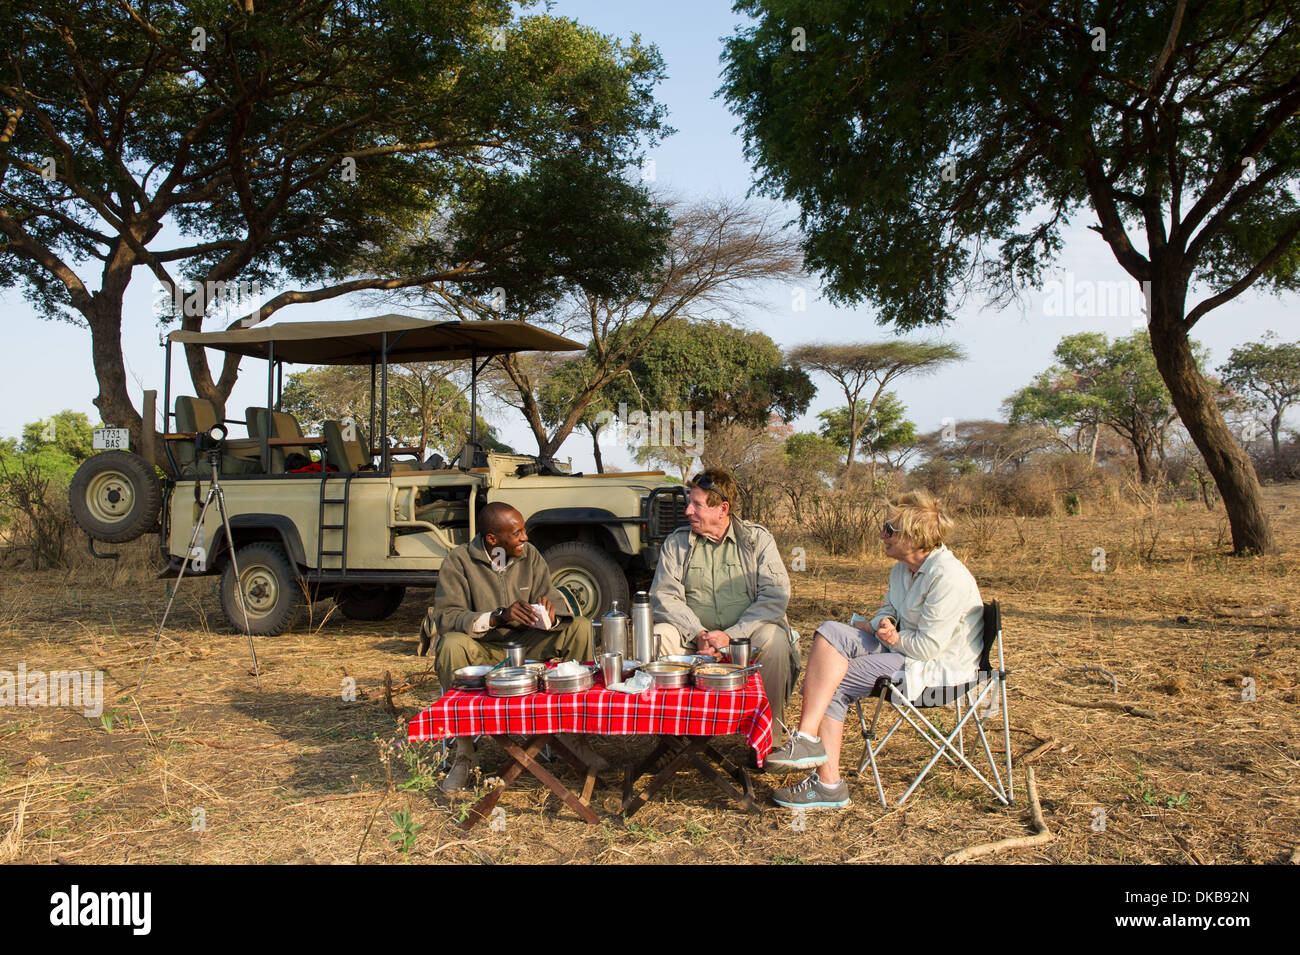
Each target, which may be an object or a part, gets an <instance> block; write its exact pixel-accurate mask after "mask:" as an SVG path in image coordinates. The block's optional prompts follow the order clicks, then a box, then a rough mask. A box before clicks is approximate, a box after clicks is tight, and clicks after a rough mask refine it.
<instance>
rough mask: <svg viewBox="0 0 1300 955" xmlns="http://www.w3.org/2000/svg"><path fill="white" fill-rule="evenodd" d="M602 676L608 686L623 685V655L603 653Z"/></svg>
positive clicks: (601, 661) (601, 662)
mask: <svg viewBox="0 0 1300 955" xmlns="http://www.w3.org/2000/svg"><path fill="white" fill-rule="evenodd" d="M600 675H601V676H602V677H604V679H605V685H606V686H613V685H614V684H615V683H622V682H623V654H621V653H602V654H601V655H600Z"/></svg>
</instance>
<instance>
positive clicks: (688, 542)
mask: <svg viewBox="0 0 1300 955" xmlns="http://www.w3.org/2000/svg"><path fill="white" fill-rule="evenodd" d="M687 487H688V488H690V496H689V497H688V499H687V500H688V503H687V505H686V518H687V520H689V521H690V522H691V523H690V527H681V528H678V529H677V530H676V531H674V532H673V533H672V534H671V535H669V537H668V538H667V540H665V541H664V545H663V549H662V550H661V551H660V554H659V567H658V568H657V569H656V570H655V577H654V583H653V584H652V585H651V591H650V607H651V609H652V610H653V612H654V619H655V636H657V637H658V638H659V653H660V654H661V655H662V654H669V653H707V654H709V655H711V656H714V657H720V656H721V655H722V654H723V653H724V652H725V651H726V648H727V645H728V644H729V643H730V642H731V640H732V638H735V637H748V638H749V640H750V646H751V647H752V653H751V657H750V660H751V662H755V663H761V664H763V669H762V670H760V671H759V672H760V673H761V675H762V680H763V690H764V692H765V693H766V694H767V700H768V703H769V704H770V705H771V707H772V716H773V717H775V718H776V719H777V720H780V719H781V718H782V717H783V716H785V704H786V701H787V700H788V699H789V698H790V691H791V689H792V688H793V685H794V678H795V677H796V676H797V675H798V673H799V649H798V647H796V646H795V644H794V641H793V638H792V634H791V631H790V622H789V621H788V620H786V616H785V608H786V606H787V605H788V604H789V603H790V578H789V577H788V576H787V575H786V572H785V564H783V563H782V562H781V554H780V552H779V551H778V550H777V547H776V542H775V541H774V540H773V539H772V535H771V534H769V533H768V532H767V530H766V529H765V528H763V527H760V526H759V525H758V524H750V523H748V522H747V521H742V520H740V516H739V514H738V513H737V512H736V482H735V479H734V478H732V476H731V474H730V473H728V472H727V471H724V470H722V469H720V468H719V469H711V470H707V471H703V472H701V473H700V474H697V475H696V476H695V477H693V478H691V480H690V481H689V482H688V483H687Z"/></svg>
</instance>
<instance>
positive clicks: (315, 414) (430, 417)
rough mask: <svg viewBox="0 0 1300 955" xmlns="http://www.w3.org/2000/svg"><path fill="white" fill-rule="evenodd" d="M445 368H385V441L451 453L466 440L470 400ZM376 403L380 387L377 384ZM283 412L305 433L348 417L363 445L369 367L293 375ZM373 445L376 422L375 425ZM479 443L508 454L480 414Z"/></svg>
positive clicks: (425, 365)
mask: <svg viewBox="0 0 1300 955" xmlns="http://www.w3.org/2000/svg"><path fill="white" fill-rule="evenodd" d="M451 373H452V369H450V368H449V367H448V366H447V365H444V364H441V363H437V362H412V363H410V364H405V365H391V366H389V369H388V437H389V439H390V440H396V441H397V443H399V444H402V445H407V446H415V447H419V448H423V449H428V448H441V449H442V451H443V452H444V453H446V454H447V455H451V454H455V453H456V451H457V450H458V449H459V448H460V446H461V445H462V444H464V443H465V441H466V440H467V439H468V437H469V410H470V408H469V399H468V398H467V397H466V396H465V394H464V392H463V391H462V390H461V389H460V387H459V386H458V385H457V384H456V383H455V381H453V380H452V379H451V378H450V377H449V375H450V374H451ZM375 388H376V400H378V397H377V396H378V388H379V385H378V384H376V386H375ZM281 408H282V409H283V410H284V411H287V412H289V413H290V414H292V415H293V416H294V417H296V418H297V419H298V422H299V424H301V425H302V427H303V428H304V429H305V430H311V431H317V430H318V429H319V428H320V425H321V422H323V421H327V420H335V421H343V420H344V419H347V418H351V419H352V420H353V421H354V422H355V423H356V427H357V429H358V432H359V435H360V437H361V438H362V443H364V438H365V435H366V433H367V432H368V431H369V430H370V369H369V368H368V367H362V366H356V365H325V366H323V367H320V368H309V369H307V370H306V371H299V372H293V373H292V374H290V375H289V376H288V377H287V378H286V379H285V383H284V394H283V397H282V400H281ZM375 432H376V434H375V438H376V443H377V438H378V433H379V423H378V422H376V427H375ZM478 436H479V443H480V444H482V445H484V446H485V447H487V448H488V449H489V450H493V451H509V450H510V449H509V448H508V447H507V446H506V445H504V444H502V443H501V442H500V440H499V439H498V438H497V433H496V429H495V428H494V427H492V426H491V425H489V424H487V422H485V421H484V420H483V418H482V417H481V416H480V417H479V420H478Z"/></svg>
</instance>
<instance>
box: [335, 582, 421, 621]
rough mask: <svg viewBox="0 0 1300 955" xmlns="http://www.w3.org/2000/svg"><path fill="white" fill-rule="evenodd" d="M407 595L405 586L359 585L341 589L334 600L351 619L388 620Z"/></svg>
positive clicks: (344, 614)
mask: <svg viewBox="0 0 1300 955" xmlns="http://www.w3.org/2000/svg"><path fill="white" fill-rule="evenodd" d="M405 596H406V588H405V587H397V586H387V587H386V586H383V585H373V586H363V585H358V586H355V587H345V588H344V589H343V590H340V591H339V592H338V593H337V594H336V595H335V597H334V602H335V603H337V604H338V605H339V612H340V613H342V614H343V616H345V617H347V618H348V619H349V620H386V619H388V618H389V617H391V616H392V615H393V614H395V613H397V608H398V607H400V606H401V605H402V598H403V597H405Z"/></svg>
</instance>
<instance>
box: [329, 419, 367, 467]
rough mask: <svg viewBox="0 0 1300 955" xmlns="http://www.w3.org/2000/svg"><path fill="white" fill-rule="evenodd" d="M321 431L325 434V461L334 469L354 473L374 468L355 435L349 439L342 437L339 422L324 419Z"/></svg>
mask: <svg viewBox="0 0 1300 955" xmlns="http://www.w3.org/2000/svg"><path fill="white" fill-rule="evenodd" d="M321 432H322V433H323V434H324V435H325V463H326V464H327V465H329V466H330V467H332V468H333V469H334V470H335V471H338V472H339V473H340V474H356V473H357V472H358V471H373V470H374V469H375V467H374V464H372V463H371V461H370V458H369V456H368V455H367V454H366V450H365V448H364V447H363V446H362V444H361V442H360V441H359V440H358V439H357V438H356V437H353V438H352V439H351V440H350V441H349V440H347V439H346V438H344V437H343V425H342V423H341V422H338V421H326V422H325V423H324V424H323V425H322V426H321Z"/></svg>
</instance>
